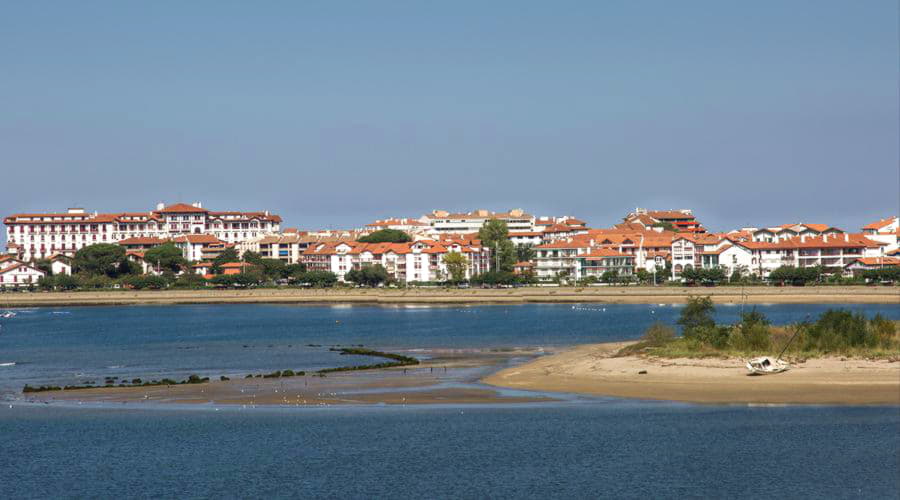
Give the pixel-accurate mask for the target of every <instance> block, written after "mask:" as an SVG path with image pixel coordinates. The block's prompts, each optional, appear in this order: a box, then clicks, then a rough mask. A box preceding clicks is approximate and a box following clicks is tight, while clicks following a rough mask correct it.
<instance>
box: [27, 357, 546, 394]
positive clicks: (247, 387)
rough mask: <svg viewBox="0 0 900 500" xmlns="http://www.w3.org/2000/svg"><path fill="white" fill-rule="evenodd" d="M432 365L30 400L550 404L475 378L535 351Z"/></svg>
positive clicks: (439, 360) (103, 390)
mask: <svg viewBox="0 0 900 500" xmlns="http://www.w3.org/2000/svg"><path fill="white" fill-rule="evenodd" d="M429 354H430V355H431V356H432V357H431V359H430V360H428V361H425V362H423V363H422V364H420V365H416V366H411V367H408V368H405V369H404V368H390V369H382V370H365V371H355V372H339V373H331V374H328V376H327V377H317V376H310V375H307V376H295V377H285V378H250V379H247V378H237V377H236V378H234V379H233V380H228V381H219V380H215V379H214V380H212V381H211V382H209V383H205V384H184V385H170V386H166V385H159V386H147V387H140V386H138V387H100V388H94V389H80V390H68V391H46V392H40V393H30V394H26V395H25V399H26V400H27V401H32V402H41V403H51V402H56V403H105V404H117V405H119V404H121V405H147V404H211V405H217V404H221V405H226V404H227V405H244V406H266V405H279V406H334V405H369V404H385V405H406V404H507V403H534V402H543V401H552V400H553V397H550V396H547V395H541V394H515V395H508V394H503V391H501V390H498V389H495V388H492V387H489V386H483V385H481V384H479V383H478V379H479V378H480V377H481V376H483V375H484V374H485V373H489V372H491V371H494V370H497V369H498V368H500V367H502V366H505V365H507V364H509V363H510V362H511V361H512V360H515V359H522V358H527V359H531V358H533V357H534V356H536V354H537V352H536V351H535V350H533V349H527V350H503V351H496V350H490V349H471V350H433V351H431V352H430V353H429Z"/></svg>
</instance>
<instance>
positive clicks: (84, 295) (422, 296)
mask: <svg viewBox="0 0 900 500" xmlns="http://www.w3.org/2000/svg"><path fill="white" fill-rule="evenodd" d="M694 295H709V296H710V297H712V299H713V301H714V302H716V303H720V304H735V303H740V302H741V301H742V300H745V301H746V302H747V303H751V304H761V303H764V304H777V303H786V304H787V303H808V302H816V303H837V304H848V303H870V304H879V303H880V304H890V303H896V304H900V287H868V286H842V287H839V286H821V287H766V286H760V287H745V288H743V289H742V288H741V287H730V286H723V287H715V288H707V287H669V286H660V287H642V286H628V287H624V286H616V287H581V288H576V287H558V288H549V287H548V288H541V287H528V288H509V289H444V288H435V289H414V290H403V289H321V290H316V289H298V288H258V289H252V290H162V291H125V290H118V291H95V292H32V293H4V294H2V295H0V304H3V306H4V307H35V306H75V305H134V304H161V305H162V304H218V303H221V304H231V303H233V304H252V303H268V304H381V305H402V304H436V305H440V304H524V303H577V302H598V303H608V304H655V303H682V302H685V301H686V300H687V298H688V297H690V296H694Z"/></svg>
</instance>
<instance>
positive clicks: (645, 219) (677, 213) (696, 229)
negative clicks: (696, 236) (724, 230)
mask: <svg viewBox="0 0 900 500" xmlns="http://www.w3.org/2000/svg"><path fill="white" fill-rule="evenodd" d="M622 220H623V221H624V222H625V223H626V224H637V225H640V226H642V227H643V228H644V229H651V228H653V227H655V226H658V225H660V224H665V225H671V226H672V227H673V228H675V230H676V231H678V232H684V233H705V232H706V229H704V228H703V225H701V224H700V221H698V220H697V218H696V217H694V213H693V212H692V211H691V210H690V209H679V210H647V209H644V208H635V209H634V212H631V213H630V214H628V215H626V216H625V217H624V218H623V219H622Z"/></svg>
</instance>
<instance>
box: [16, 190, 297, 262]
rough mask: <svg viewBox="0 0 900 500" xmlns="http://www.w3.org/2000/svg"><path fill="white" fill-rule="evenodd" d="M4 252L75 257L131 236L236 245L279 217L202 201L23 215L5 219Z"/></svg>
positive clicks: (274, 225) (272, 227)
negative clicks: (210, 206) (213, 207)
mask: <svg viewBox="0 0 900 500" xmlns="http://www.w3.org/2000/svg"><path fill="white" fill-rule="evenodd" d="M4 224H5V225H6V240H7V250H8V252H9V253H13V254H15V255H17V256H18V257H19V258H21V259H23V260H31V259H41V258H47V257H49V256H51V255H54V254H64V255H74V254H75V252H77V251H78V250H80V249H81V248H84V247H86V246H89V245H94V244H97V243H118V242H119V241H122V240H128V239H131V238H161V239H169V238H174V237H177V236H183V235H211V236H213V237H215V238H217V239H219V240H221V241H224V242H226V243H236V242H240V241H244V240H246V239H250V238H256V237H258V236H263V235H267V234H275V233H277V232H278V231H279V230H280V224H281V217H279V216H277V215H274V214H270V213H269V212H213V211H209V210H206V209H205V208H203V207H202V205H201V203H199V202H196V203H193V204H186V203H176V204H174V205H169V206H165V205H163V204H161V203H160V204H159V205H157V207H156V209H155V210H151V211H148V212H139V213H135V212H120V213H107V214H101V213H97V212H93V213H87V212H86V211H85V210H84V209H81V208H70V209H69V210H68V211H67V212H63V213H23V214H14V215H10V216H9V217H6V218H4Z"/></svg>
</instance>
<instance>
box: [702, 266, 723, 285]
mask: <svg viewBox="0 0 900 500" xmlns="http://www.w3.org/2000/svg"><path fill="white" fill-rule="evenodd" d="M725 278H726V275H725V270H724V269H722V268H721V267H711V268H708V269H700V280H701V281H703V282H704V283H711V284H718V283H721V282H723V281H725Z"/></svg>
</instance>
